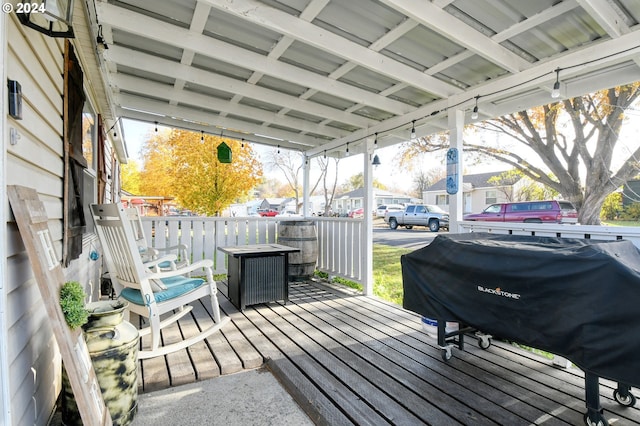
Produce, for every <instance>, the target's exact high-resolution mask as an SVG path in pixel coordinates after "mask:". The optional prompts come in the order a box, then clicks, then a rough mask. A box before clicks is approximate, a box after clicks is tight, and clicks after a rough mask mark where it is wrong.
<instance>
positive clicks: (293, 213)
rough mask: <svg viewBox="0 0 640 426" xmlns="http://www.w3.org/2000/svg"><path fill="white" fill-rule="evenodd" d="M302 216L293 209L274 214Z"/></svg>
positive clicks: (279, 215)
mask: <svg viewBox="0 0 640 426" xmlns="http://www.w3.org/2000/svg"><path fill="white" fill-rule="evenodd" d="M283 216H285V217H302V215H301V214H300V213H296V212H295V211H293V210H284V211H282V212H280V213H278V214H277V215H276V217H283Z"/></svg>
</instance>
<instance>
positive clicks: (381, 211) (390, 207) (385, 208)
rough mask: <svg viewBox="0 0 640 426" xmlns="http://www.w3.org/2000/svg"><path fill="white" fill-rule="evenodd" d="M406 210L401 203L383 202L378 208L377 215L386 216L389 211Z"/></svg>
mask: <svg viewBox="0 0 640 426" xmlns="http://www.w3.org/2000/svg"><path fill="white" fill-rule="evenodd" d="M400 210H404V206H403V205H401V204H382V205H379V206H378V207H377V208H376V217H384V215H385V214H387V212H392V211H400Z"/></svg>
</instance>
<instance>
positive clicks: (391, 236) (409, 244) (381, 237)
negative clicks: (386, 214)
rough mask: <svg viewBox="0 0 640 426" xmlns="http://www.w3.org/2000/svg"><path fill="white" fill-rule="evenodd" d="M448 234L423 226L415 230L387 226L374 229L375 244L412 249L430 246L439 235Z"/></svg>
mask: <svg viewBox="0 0 640 426" xmlns="http://www.w3.org/2000/svg"><path fill="white" fill-rule="evenodd" d="M442 233H447V231H439V232H430V231H429V230H428V229H427V228H425V227H422V226H417V227H414V228H413V229H405V228H398V229H395V230H394V229H390V228H389V227H388V226H386V224H384V223H383V224H382V225H379V224H378V223H376V226H374V228H373V242H374V243H377V244H386V245H389V246H394V247H405V248H410V249H418V248H421V247H424V246H426V245H427V244H429V243H430V242H431V241H432V240H433V239H434V238H435V237H436V236H437V235H438V234H442Z"/></svg>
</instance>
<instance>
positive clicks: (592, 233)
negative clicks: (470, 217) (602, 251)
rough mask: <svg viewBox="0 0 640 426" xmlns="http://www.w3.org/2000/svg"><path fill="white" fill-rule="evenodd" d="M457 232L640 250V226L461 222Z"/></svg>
mask: <svg viewBox="0 0 640 426" xmlns="http://www.w3.org/2000/svg"><path fill="white" fill-rule="evenodd" d="M457 232H459V233H465V232H490V233H494V234H514V235H537V236H540V237H559V238H586V239H593V240H621V239H625V240H629V241H631V242H633V244H634V245H635V246H636V247H638V248H640V226H639V227H633V226H631V227H630V226H597V225H561V224H557V225H556V224H549V223H503V222H471V221H469V222H464V221H463V222H459V223H458V227H457Z"/></svg>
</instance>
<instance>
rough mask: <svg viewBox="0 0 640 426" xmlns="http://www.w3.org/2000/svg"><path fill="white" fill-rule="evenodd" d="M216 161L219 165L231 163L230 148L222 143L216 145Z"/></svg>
mask: <svg viewBox="0 0 640 426" xmlns="http://www.w3.org/2000/svg"><path fill="white" fill-rule="evenodd" d="M218 161H220V162H221V163H230V162H231V148H229V145H227V144H226V143H224V142H222V143H221V144H220V145H218Z"/></svg>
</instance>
